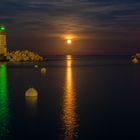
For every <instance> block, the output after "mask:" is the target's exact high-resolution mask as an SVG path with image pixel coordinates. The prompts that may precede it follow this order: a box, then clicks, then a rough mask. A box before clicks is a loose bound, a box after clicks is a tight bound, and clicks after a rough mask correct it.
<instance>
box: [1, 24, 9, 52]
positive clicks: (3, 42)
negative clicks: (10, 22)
mask: <svg viewBox="0 0 140 140" xmlns="http://www.w3.org/2000/svg"><path fill="white" fill-rule="evenodd" d="M6 45H7V43H6V28H5V27H4V26H0V55H5V54H6V52H7V47H6Z"/></svg>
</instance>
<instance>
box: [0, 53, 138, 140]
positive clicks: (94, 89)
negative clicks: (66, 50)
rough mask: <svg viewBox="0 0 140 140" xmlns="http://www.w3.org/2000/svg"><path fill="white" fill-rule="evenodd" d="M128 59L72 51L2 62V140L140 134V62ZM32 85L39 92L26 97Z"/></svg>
mask: <svg viewBox="0 0 140 140" xmlns="http://www.w3.org/2000/svg"><path fill="white" fill-rule="evenodd" d="M129 59H130V57H129V56H70V55H69V56H49V57H48V58H47V59H46V61H45V62H41V63H23V64H21V63H16V64H10V63H9V64H8V63H7V64H2V63H1V64H0V140H28V139H29V140H31V139H41V140H88V139H89V140H96V139H106V138H112V139H113V140H114V139H116V138H117V139H118V138H119V139H127V138H128V137H130V136H131V137H132V138H133V139H139V138H140V65H132V64H131V63H130V62H129ZM35 64H38V66H39V67H38V68H35V67H34V65H35ZM41 67H46V68H47V72H46V73H41V71H40V69H41ZM32 87H33V88H35V89H36V90H37V91H38V97H25V92H26V91H27V90H28V89H29V88H32Z"/></svg>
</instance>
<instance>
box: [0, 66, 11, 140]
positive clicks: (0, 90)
mask: <svg viewBox="0 0 140 140" xmlns="http://www.w3.org/2000/svg"><path fill="white" fill-rule="evenodd" d="M8 124H9V108H8V96H7V77H6V66H5V65H1V66H0V139H5V138H7V137H8V133H9V130H8Z"/></svg>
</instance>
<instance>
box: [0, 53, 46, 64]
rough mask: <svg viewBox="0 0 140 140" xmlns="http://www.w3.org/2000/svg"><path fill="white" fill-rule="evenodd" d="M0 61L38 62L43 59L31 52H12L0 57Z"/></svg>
mask: <svg viewBox="0 0 140 140" xmlns="http://www.w3.org/2000/svg"><path fill="white" fill-rule="evenodd" d="M0 61H9V62H38V61H43V57H42V56H40V55H39V54H37V53H35V52H32V51H28V50H25V51H19V50H18V51H12V52H7V53H6V54H4V55H1V56H0Z"/></svg>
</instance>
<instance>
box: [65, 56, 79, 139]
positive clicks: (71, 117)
mask: <svg viewBox="0 0 140 140" xmlns="http://www.w3.org/2000/svg"><path fill="white" fill-rule="evenodd" d="M66 63H67V67H66V81H65V87H64V103H63V123H64V124H63V125H64V139H65V140H73V139H74V138H75V137H77V132H76V129H77V126H78V125H77V120H76V118H77V114H76V112H75V109H76V104H75V92H74V88H73V78H72V56H71V55H67V57H66Z"/></svg>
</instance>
